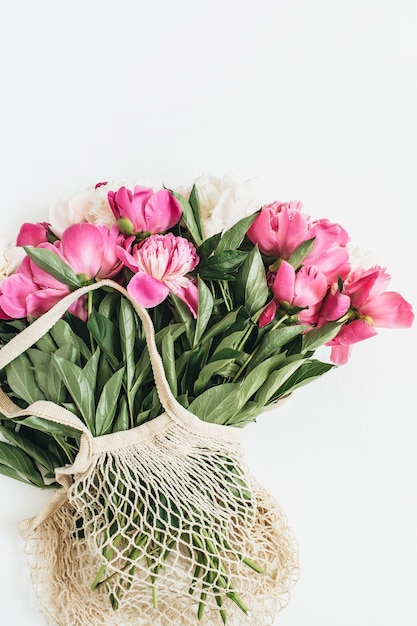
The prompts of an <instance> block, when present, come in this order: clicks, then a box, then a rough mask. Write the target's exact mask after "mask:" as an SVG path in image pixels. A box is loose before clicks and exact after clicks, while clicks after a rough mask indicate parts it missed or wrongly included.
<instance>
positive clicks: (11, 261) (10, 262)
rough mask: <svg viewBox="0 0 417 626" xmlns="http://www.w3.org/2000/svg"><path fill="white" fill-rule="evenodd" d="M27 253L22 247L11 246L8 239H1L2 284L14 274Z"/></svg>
mask: <svg viewBox="0 0 417 626" xmlns="http://www.w3.org/2000/svg"><path fill="white" fill-rule="evenodd" d="M24 256H26V252H25V251H24V250H23V248H22V247H20V246H11V245H10V244H9V242H8V241H7V239H5V238H4V237H0V283H1V282H2V281H3V280H4V279H5V278H7V276H10V275H11V274H14V272H15V271H16V270H17V268H18V267H19V265H20V264H21V262H22V260H23V257H24Z"/></svg>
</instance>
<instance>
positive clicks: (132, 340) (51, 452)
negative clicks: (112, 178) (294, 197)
mask: <svg viewBox="0 0 417 626" xmlns="http://www.w3.org/2000/svg"><path fill="white" fill-rule="evenodd" d="M246 186H247V185H246ZM245 191H246V189H245V186H243V187H239V186H238V185H236V183H235V181H234V180H233V179H231V178H230V177H224V178H223V179H222V180H217V179H212V178H209V177H207V176H203V177H200V178H198V179H197V180H196V181H195V184H194V185H193V186H192V188H191V189H189V190H187V191H184V190H183V191H182V192H181V193H179V192H178V191H174V190H171V189H166V188H164V189H161V190H159V191H156V192H154V191H153V190H151V189H148V188H146V187H142V186H139V185H137V186H135V187H134V188H133V189H132V190H130V189H128V188H126V187H125V186H121V187H118V186H115V185H109V184H107V183H99V184H97V185H96V186H95V188H93V189H90V190H87V191H84V192H82V193H80V194H78V195H77V196H75V197H73V198H71V199H70V200H65V201H59V202H56V203H54V205H53V206H52V207H51V210H50V216H49V221H48V222H37V223H33V224H29V223H26V224H23V225H22V227H21V229H20V231H19V233H18V236H17V240H16V245H15V246H13V247H8V246H6V245H3V253H2V257H3V258H2V260H1V263H2V266H1V275H0V281H1V282H0V345H1V346H2V347H1V349H0V384H1V389H0V411H1V414H0V432H1V434H2V441H0V472H2V473H3V474H5V475H6V476H10V477H11V478H15V479H18V480H21V481H24V482H27V483H29V484H31V485H34V486H37V487H41V488H47V489H52V490H55V495H54V497H53V498H52V499H51V501H50V503H49V504H48V506H47V507H46V508H45V509H44V510H43V511H42V512H41V513H40V514H39V515H38V516H37V517H35V518H33V519H30V520H25V521H24V522H23V523H22V524H21V532H22V534H23V535H24V536H25V537H26V539H27V546H28V553H29V557H30V562H31V566H32V574H33V580H34V588H35V592H36V595H37V596H38V598H39V602H40V607H41V610H43V612H44V613H45V616H46V618H47V620H48V623H50V624H59V625H60V626H61V625H62V626H63V625H68V626H85V624H86V623H89V622H91V623H94V624H97V625H101V624H103V625H109V626H110V625H111V624H118V626H122V625H129V626H130V625H133V624H143V625H151V624H159V625H161V626H162V625H164V626H165V625H166V626H170V625H181V624H183V625H184V626H185V625H191V624H195V623H196V620H198V621H200V622H201V623H204V624H210V625H212V624H217V623H219V624H221V623H226V621H227V622H228V623H229V622H230V623H233V624H242V625H243V624H253V625H259V626H264V625H265V624H267V623H269V624H271V623H272V622H273V619H274V615H275V614H276V612H277V610H279V608H281V607H282V606H284V604H285V602H286V599H287V596H288V590H289V589H290V588H291V586H292V584H293V583H294V581H295V580H296V576H297V551H296V546H295V542H294V539H293V536H292V533H291V531H290V529H289V528H288V526H287V522H286V518H285V514H284V513H283V511H282V510H281V509H280V508H279V506H278V505H277V503H276V502H275V501H274V499H273V498H272V497H271V496H270V495H269V494H268V493H267V492H266V491H265V490H264V489H263V488H262V487H261V486H260V485H259V484H258V483H257V482H256V480H255V479H254V478H253V476H251V474H250V473H249V471H248V469H247V467H246V466H245V464H244V462H243V458H242V450H241V444H240V432H241V431H240V430H239V429H240V428H241V427H243V426H245V425H246V424H248V423H250V422H252V421H254V420H255V419H256V417H257V416H258V415H259V414H261V413H262V412H263V411H264V410H265V408H266V407H268V406H271V405H273V404H275V403H277V402H278V401H279V400H280V399H282V398H285V397H287V396H288V395H289V394H291V393H292V392H293V391H294V390H295V389H297V388H298V387H300V386H301V385H304V384H306V383H309V382H310V381H312V380H314V379H315V378H317V377H319V376H321V375H322V374H324V373H325V372H327V371H329V370H330V369H331V368H332V367H334V365H333V364H343V363H345V362H346V361H347V359H348V355H349V351H350V347H351V345H353V344H354V343H356V342H358V341H361V340H363V339H367V338H369V337H372V336H373V335H375V334H376V328H377V327H388V328H407V327H410V326H411V324H412V321H413V312H412V309H411V306H410V304H408V303H407V302H406V301H405V300H404V298H403V297H402V296H401V295H400V294H398V293H396V292H392V291H387V286H388V282H389V275H388V274H387V272H386V271H385V269H383V268H381V267H379V266H375V267H372V268H370V269H365V268H363V267H355V268H353V267H352V266H351V258H350V257H351V255H350V251H349V250H350V249H349V245H348V242H349V237H348V234H347V232H346V231H345V230H344V229H343V228H342V227H341V226H340V225H338V224H334V223H331V222H330V221H328V220H327V219H318V220H313V219H311V218H310V217H309V216H308V215H306V214H305V213H303V212H302V210H301V208H302V207H301V204H300V203H298V202H290V203H281V202H274V203H272V204H268V205H265V206H263V207H262V208H259V206H258V204H257V203H256V202H255V201H254V200H253V198H251V197H250V198H249V199H248V195H247V194H245V193H244V192H245ZM324 344H325V345H328V346H330V348H331V353H330V359H331V361H332V362H333V364H331V363H323V362H321V361H320V360H318V359H317V358H314V355H315V352H316V350H317V349H318V348H319V347H320V346H323V345H324ZM228 427H235V428H228Z"/></svg>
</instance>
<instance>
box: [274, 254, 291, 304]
mask: <svg viewBox="0 0 417 626" xmlns="http://www.w3.org/2000/svg"><path fill="white" fill-rule="evenodd" d="M294 285H295V269H294V268H293V266H292V265H291V263H288V262H287V261H282V263H281V265H280V266H279V268H278V271H277V273H276V274H275V278H274V282H273V284H272V291H273V294H274V296H275V299H276V300H277V301H278V302H289V303H290V304H292V302H293V299H294Z"/></svg>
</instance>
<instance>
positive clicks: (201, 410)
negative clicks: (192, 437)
mask: <svg viewBox="0 0 417 626" xmlns="http://www.w3.org/2000/svg"><path fill="white" fill-rule="evenodd" d="M238 393H239V390H238V385H236V384H233V383H224V384H223V385H216V386H214V387H210V389H207V391H205V392H204V393H202V394H201V395H199V396H197V398H194V400H193V401H192V402H191V404H190V406H189V407H188V410H189V411H191V413H194V415H197V417H199V418H200V419H201V420H203V421H204V422H211V423H212V424H224V423H226V422H227V421H228V419H230V417H232V416H233V415H234V414H235V413H236V410H238V407H237V405H236V398H237V395H238Z"/></svg>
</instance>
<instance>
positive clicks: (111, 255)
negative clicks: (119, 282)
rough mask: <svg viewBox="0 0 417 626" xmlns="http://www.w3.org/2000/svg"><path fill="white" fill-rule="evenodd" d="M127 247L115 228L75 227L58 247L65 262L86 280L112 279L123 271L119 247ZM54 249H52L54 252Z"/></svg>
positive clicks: (56, 246)
mask: <svg viewBox="0 0 417 626" xmlns="http://www.w3.org/2000/svg"><path fill="white" fill-rule="evenodd" d="M123 245H126V240H125V238H124V237H123V235H121V234H120V232H119V229H118V228H117V226H116V225H114V226H112V227H111V229H110V230H109V229H108V228H107V226H103V225H94V224H87V223H82V224H73V225H72V226H69V228H67V229H66V230H64V232H63V234H62V239H61V241H60V242H59V241H58V242H56V243H55V248H56V250H58V251H59V253H60V256H61V257H62V259H63V260H64V261H65V262H66V263H67V264H68V265H70V266H71V267H72V269H73V270H74V272H75V273H76V274H80V275H82V276H83V277H85V278H86V279H87V280H93V279H96V280H100V279H102V278H112V277H113V276H115V275H116V274H118V273H119V271H120V270H121V269H122V262H121V261H120V258H119V254H118V246H123ZM51 249H53V247H52V248H51Z"/></svg>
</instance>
